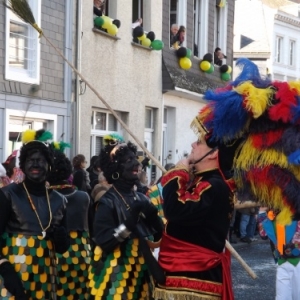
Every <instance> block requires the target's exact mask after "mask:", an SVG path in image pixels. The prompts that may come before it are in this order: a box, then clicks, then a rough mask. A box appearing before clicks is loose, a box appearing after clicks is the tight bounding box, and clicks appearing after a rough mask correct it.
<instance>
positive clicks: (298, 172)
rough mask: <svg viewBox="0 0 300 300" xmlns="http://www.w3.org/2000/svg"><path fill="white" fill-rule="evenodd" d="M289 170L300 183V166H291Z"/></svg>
mask: <svg viewBox="0 0 300 300" xmlns="http://www.w3.org/2000/svg"><path fill="white" fill-rule="evenodd" d="M288 170H289V171H291V172H292V173H293V175H294V176H295V177H296V179H297V180H298V181H300V166H296V165H289V168H288Z"/></svg>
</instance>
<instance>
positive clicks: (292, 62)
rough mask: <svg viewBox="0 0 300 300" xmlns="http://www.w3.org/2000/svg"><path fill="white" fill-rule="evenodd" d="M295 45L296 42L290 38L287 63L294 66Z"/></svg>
mask: <svg viewBox="0 0 300 300" xmlns="http://www.w3.org/2000/svg"><path fill="white" fill-rule="evenodd" d="M295 45H296V42H295V41H293V40H290V49H289V52H290V53H289V54H290V57H289V65H290V66H294V64H295Z"/></svg>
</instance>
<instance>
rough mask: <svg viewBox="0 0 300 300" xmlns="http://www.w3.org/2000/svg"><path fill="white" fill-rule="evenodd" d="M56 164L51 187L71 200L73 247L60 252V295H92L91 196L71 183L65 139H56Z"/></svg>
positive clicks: (81, 297)
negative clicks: (89, 273) (57, 140)
mask: <svg viewBox="0 0 300 300" xmlns="http://www.w3.org/2000/svg"><path fill="white" fill-rule="evenodd" d="M52 145H53V147H54V149H55V150H54V168H53V169H52V171H51V172H50V174H49V176H48V182H49V183H50V187H49V189H55V190H56V191H58V192H59V193H61V194H63V195H64V196H65V197H66V198H67V200H68V202H67V230H68V233H69V236H70V244H71V245H70V247H69V249H68V251H66V252H65V253H63V254H57V255H56V256H57V282H58V287H57V299H60V300H65V299H76V300H86V299H88V295H89V294H88V282H89V280H88V268H89V265H90V250H91V249H90V244H89V238H90V236H89V207H90V197H89V195H88V194H87V193H86V192H83V191H78V190H77V188H76V186H75V185H71V184H69V183H68V178H69V177H70V175H71V174H72V164H71V162H70V160H69V159H68V158H67V157H66V155H65V154H64V153H63V151H64V148H65V146H68V144H65V143H62V142H60V143H52Z"/></svg>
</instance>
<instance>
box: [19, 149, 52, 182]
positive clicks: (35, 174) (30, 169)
mask: <svg viewBox="0 0 300 300" xmlns="http://www.w3.org/2000/svg"><path fill="white" fill-rule="evenodd" d="M48 167H49V165H48V163H47V160H46V158H45V156H44V155H43V154H42V153H41V152H39V151H37V152H34V153H32V154H31V155H29V156H28V157H27V158H26V160H25V165H24V173H25V175H26V177H27V178H28V179H29V180H31V181H34V182H43V181H45V180H46V176H47V172H48Z"/></svg>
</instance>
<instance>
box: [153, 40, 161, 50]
mask: <svg viewBox="0 0 300 300" xmlns="http://www.w3.org/2000/svg"><path fill="white" fill-rule="evenodd" d="M163 47H164V43H163V42H162V41H161V40H154V41H153V42H151V48H152V49H154V50H161V49H162V48H163Z"/></svg>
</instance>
